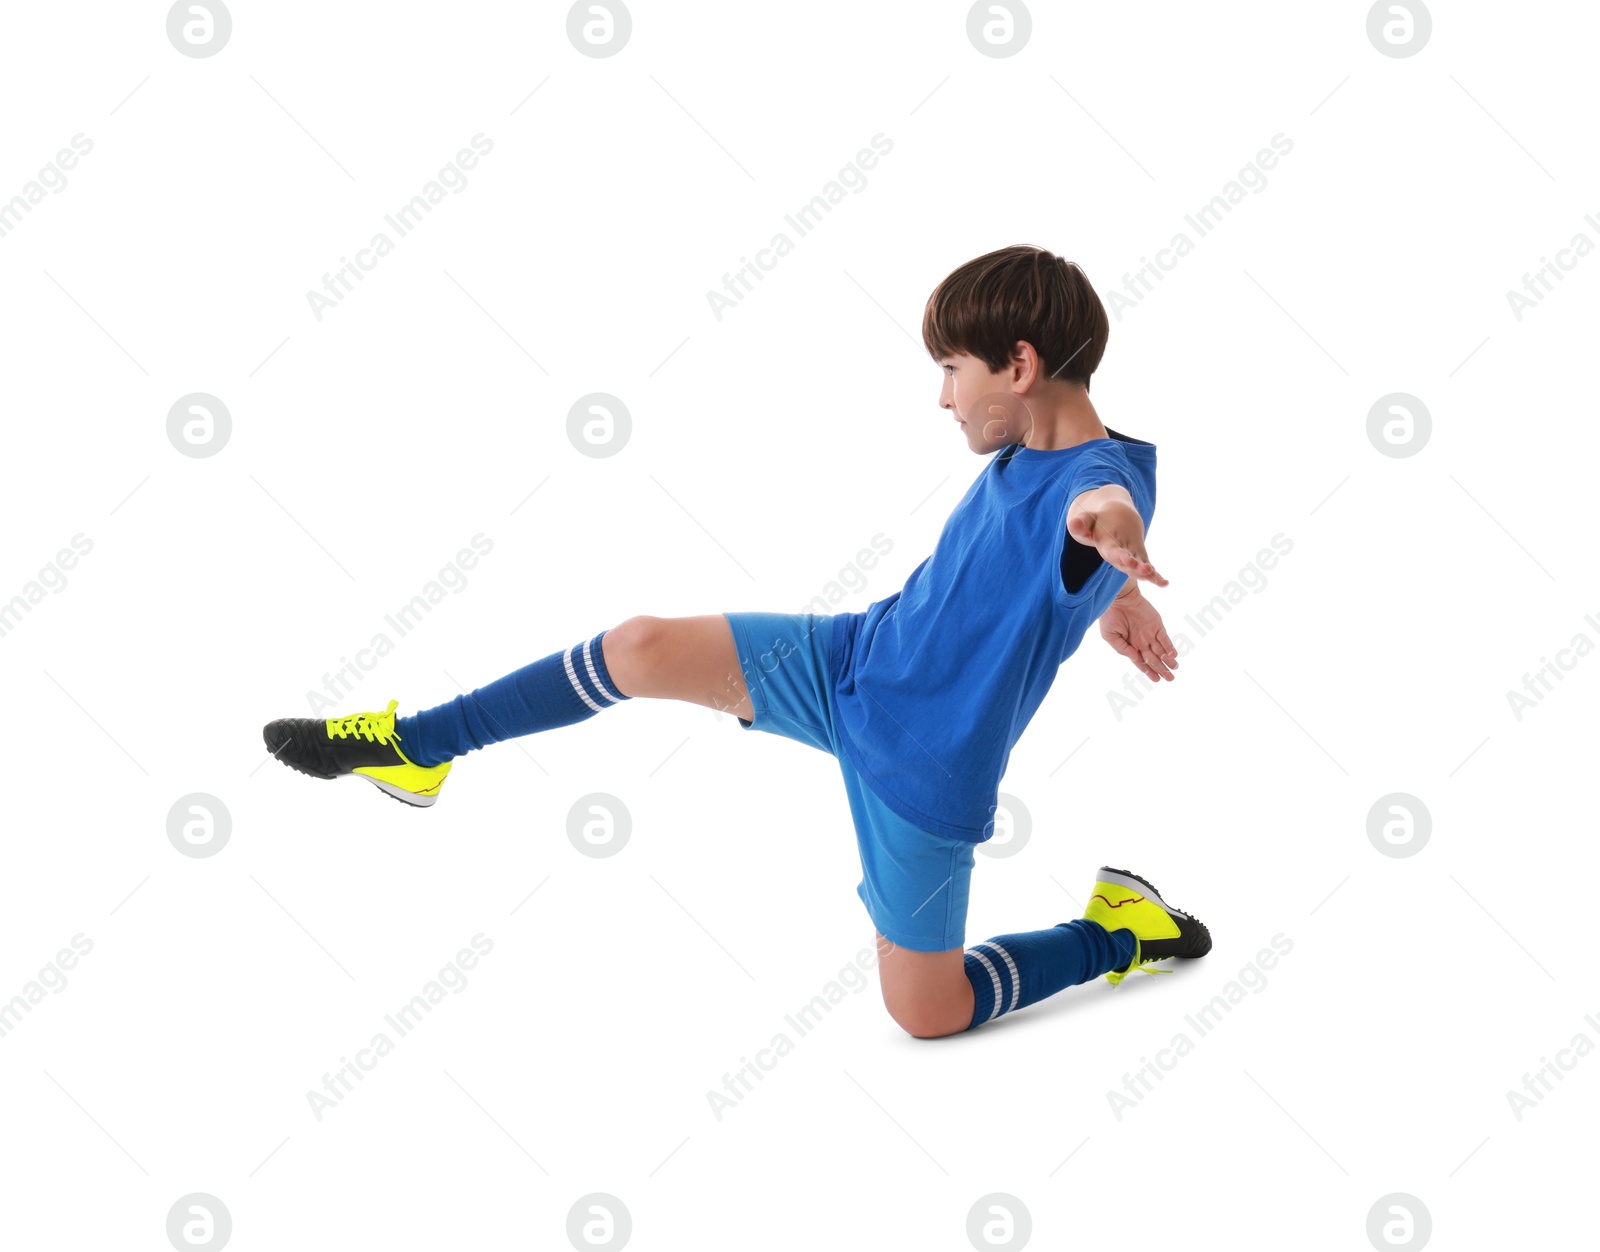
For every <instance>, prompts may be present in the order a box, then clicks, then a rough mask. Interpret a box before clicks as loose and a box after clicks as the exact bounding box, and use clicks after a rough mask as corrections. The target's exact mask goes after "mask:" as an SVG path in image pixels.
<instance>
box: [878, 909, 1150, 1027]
mask: <svg viewBox="0 0 1600 1252" xmlns="http://www.w3.org/2000/svg"><path fill="white" fill-rule="evenodd" d="M878 942H879V948H878V951H879V961H878V979H879V982H880V984H881V986H882V989H883V1003H884V1007H886V1008H887V1009H888V1010H889V1015H890V1016H891V1017H893V1018H894V1020H895V1021H896V1022H897V1023H898V1024H899V1025H900V1026H901V1027H902V1028H903V1029H904V1030H906V1031H907V1032H908V1033H910V1034H912V1035H915V1036H917V1037H918V1038H933V1037H936V1036H939V1035H953V1034H958V1033H960V1032H961V1031H964V1030H970V1029H971V1028H972V1027H974V1026H981V1025H983V1023H984V1022H988V1021H993V1020H994V1019H995V1018H997V1017H1000V1016H1002V1015H1003V1014H1006V1013H1010V1012H1012V1011H1014V1010H1016V1009H1020V1008H1026V1007H1027V1006H1028V1005H1030V1004H1033V1003H1035V1002H1037V1001H1039V1000H1043V999H1045V998H1046V997H1048V996H1052V995H1054V994H1055V993H1056V992H1058V991H1061V990H1063V989H1064V988H1066V987H1072V986H1076V985H1077V984H1079V983H1085V982H1088V981H1090V980H1091V979H1093V978H1098V977H1099V976H1100V975H1101V974H1106V973H1110V972H1111V971H1113V970H1117V969H1120V968H1122V967H1123V966H1126V965H1127V964H1128V963H1129V962H1130V961H1132V960H1133V958H1134V952H1135V949H1134V938H1133V932H1132V931H1131V930H1116V931H1108V930H1106V928H1105V927H1103V926H1101V925H1100V923H1098V922H1094V921H1090V920H1088V919H1087V918H1078V919H1077V920H1076V921H1071V922H1062V923H1061V924H1060V925H1059V926H1052V927H1051V928H1050V929H1048V930H1033V931H1025V932H1022V933H1019V934H1011V935H997V936H995V937H994V938H993V939H986V940H984V941H983V942H982V943H978V944H974V945H973V946H972V947H970V948H966V949H961V948H956V949H953V950H952V951H949V952H908V951H905V950H903V949H894V950H893V951H892V952H887V953H886V952H885V945H886V944H887V945H888V946H889V947H891V948H893V945H892V944H888V941H887V940H885V939H884V938H883V936H882V935H879V936H878Z"/></svg>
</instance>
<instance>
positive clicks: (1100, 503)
mask: <svg viewBox="0 0 1600 1252" xmlns="http://www.w3.org/2000/svg"><path fill="white" fill-rule="evenodd" d="M1067 533H1068V534H1070V535H1071V536H1072V537H1073V538H1074V539H1076V540H1077V541H1078V542H1079V543H1081V544H1084V545H1085V546H1087V547H1090V548H1096V549H1098V550H1099V552H1100V555H1101V556H1102V557H1103V558H1104V559H1105V561H1106V563H1107V564H1108V565H1114V566H1115V567H1116V568H1117V569H1119V570H1121V571H1122V572H1123V573H1124V574H1127V575H1128V576H1129V577H1130V578H1144V579H1148V580H1149V581H1150V582H1153V583H1155V585H1156V586H1158V587H1165V586H1166V585H1167V580H1166V579H1165V578H1163V577H1162V576H1161V575H1160V574H1158V573H1156V567H1155V566H1154V565H1152V564H1150V561H1149V559H1148V557H1147V555H1146V553H1145V550H1144V519H1143V518H1142V517H1140V516H1139V510H1138V509H1136V508H1135V507H1134V505H1133V497H1132V496H1130V495H1129V494H1128V489H1127V488H1126V487H1122V486H1118V485H1117V484H1116V483H1107V484H1106V485H1105V486H1103V487H1095V488H1094V489H1092V490H1090V491H1083V492H1079V493H1078V494H1077V495H1076V496H1074V497H1073V499H1072V504H1071V505H1070V506H1069V507H1068V509H1067Z"/></svg>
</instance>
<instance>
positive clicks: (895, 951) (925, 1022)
mask: <svg viewBox="0 0 1600 1252" xmlns="http://www.w3.org/2000/svg"><path fill="white" fill-rule="evenodd" d="M877 944H878V987H879V990H881V991H882V992H883V1007H884V1008H886V1009H888V1010H889V1016H890V1017H892V1018H894V1020H895V1022H896V1024H897V1025H899V1026H900V1028H901V1029H903V1030H904V1031H905V1032H906V1033H907V1034H909V1035H913V1036H915V1037H916V1038H918V1039H934V1038H938V1037H939V1036H940V1035H954V1034H959V1033H960V1032H961V1031H963V1030H965V1029H966V1028H967V1026H968V1025H969V1024H970V1023H971V1021H972V984H971V983H970V982H968V981H967V976H966V974H965V972H963V969H962V950H961V949H960V948H952V949H951V950H950V951H948V952H913V951H911V949H910V948H902V947H899V946H897V945H896V944H894V943H892V942H891V941H890V940H888V939H885V938H884V937H883V935H882V934H878V935H877Z"/></svg>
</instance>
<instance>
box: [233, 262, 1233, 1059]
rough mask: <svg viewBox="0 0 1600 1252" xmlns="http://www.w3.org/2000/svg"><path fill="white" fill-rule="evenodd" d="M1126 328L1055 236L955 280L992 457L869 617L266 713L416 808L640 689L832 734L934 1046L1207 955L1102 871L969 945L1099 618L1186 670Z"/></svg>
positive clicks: (759, 624)
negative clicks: (994, 867)
mask: <svg viewBox="0 0 1600 1252" xmlns="http://www.w3.org/2000/svg"><path fill="white" fill-rule="evenodd" d="M1109 331H1110V325H1109V322H1108V319H1107V317H1106V312H1105V308H1104V306H1103V305H1102V304H1101V302H1100V299H1099V297H1098V296H1097V295H1095V292H1094V289H1093V288H1092V287H1091V286H1090V285H1089V281H1088V279H1087V278H1086V277H1085V276H1084V274H1083V271H1082V270H1080V269H1079V268H1078V267H1077V266H1076V265H1074V264H1072V263H1071V262H1068V261H1066V260H1064V259H1062V258H1061V257H1058V256H1055V255H1054V254H1052V253H1049V252H1046V251H1044V250H1042V249H1039V248H1033V247H1026V246H1020V245H1019V246H1016V247H1010V248H1002V249H1000V250H999V251H997V252H991V253H989V254H987V255H985V256H981V257H978V258H977V259H976V260H974V261H969V262H968V263H967V264H965V265H963V266H961V267H960V268H958V269H956V270H955V271H954V272H952V273H951V274H950V275H949V277H947V278H946V279H945V280H944V281H943V282H942V283H940V284H939V286H938V287H937V288H936V289H935V290H934V292H933V294H932V296H930V297H929V299H928V304H927V308H926V310H925V312H924V315H923V322H922V337H923V343H924V345H925V346H926V347H927V349H928V351H929V353H930V354H931V355H932V356H933V358H934V360H935V361H936V362H937V363H938V364H939V366H940V367H941V369H943V371H944V374H945V378H944V385H943V390H942V391H941V393H940V396H939V406H940V407H941V408H944V409H949V410H950V411H951V412H952V413H953V414H954V415H955V417H956V419H957V420H958V421H959V422H960V426H961V430H962V431H963V432H964V435H965V438H966V442H967V446H968V448H970V449H971V450H972V451H973V452H976V453H982V454H985V455H988V454H993V455H989V461H988V464H987V465H986V466H985V468H984V470H983V471H982V473H980V474H979V475H978V477H977V478H976V479H975V480H974V481H973V483H972V486H971V487H970V488H969V489H968V490H967V493H966V495H965V496H963V497H962V499H961V502H960V503H959V504H958V505H957V506H956V508H955V511H954V512H952V513H951V515H950V518H949V520H948V521H946V523H945V526H944V530H943V531H942V533H941V534H940V536H939V540H938V543H937V545H936V546H935V549H934V552H933V554H932V555H931V556H930V557H928V558H927V559H926V560H925V561H923V562H922V564H921V565H919V566H917V568H916V569H915V570H913V571H912V572H911V575H910V577H909V578H907V580H906V584H905V587H904V589H903V590H901V591H898V592H895V593H894V594H893V595H891V596H889V597H888V598H886V599H884V600H880V601H878V602H877V603H875V604H872V605H870V606H868V608H867V609H866V610H865V611H864V612H860V613H841V614H814V613H796V614H784V613H713V614H706V615H704V616H699V617H681V618H659V617H649V616H640V617H632V618H629V619H628V620H627V621H625V622H622V623H621V624H619V625H617V626H615V627H613V628H611V629H609V630H602V631H601V632H600V633H599V634H597V635H596V636H594V638H592V639H590V640H589V641H587V642H586V643H581V644H574V645H573V646H572V647H570V648H568V649H567V650H566V651H565V652H557V653H553V654H551V655H550V656H548V657H545V658H544V659H543V660H540V661H535V662H533V663H532V664H531V665H528V666H525V667H524V668H522V669H520V670H517V671H516V672H514V673H512V674H508V675H506V676H505V677H503V678H500V679H498V680H496V681H495V682H493V683H490V684H489V685H488V686H486V687H480V688H478V689H477V690H476V691H474V692H473V693H472V694H471V695H470V696H457V697H456V698H455V699H454V700H451V701H449V702H448V703H446V704H441V705H439V706H438V707H436V708H433V709H428V710H426V711H424V712H421V713H418V714H417V715H416V716H414V717H396V716H395V709H396V708H397V707H398V702H397V701H390V702H389V707H388V709H387V710H386V711H384V712H382V713H355V714H351V715H349V716H347V717H338V718H330V719H328V720H327V721H319V720H316V719H313V718H303V717H302V718H286V719H283V720H280V721H275V722H272V723H270V724H269V725H268V726H267V727H266V729H265V732H264V737H265V739H266V743H267V747H268V748H270V749H271V750H272V752H273V753H274V754H275V755H276V756H278V757H279V759H280V760H282V761H284V763H285V764H288V765H290V766H292V767H293V768H295V769H297V770H299V771H300V772H301V773H306V774H310V775H312V776H313V777H317V778H333V777H337V776H339V775H342V774H349V773H358V774H362V775H364V776H365V777H367V778H368V779H369V780H371V781H372V782H374V783H376V784H377V785H378V786H379V787H380V788H381V789H383V790H384V791H386V792H388V793H389V794H390V795H392V796H394V797H395V798H397V799H399V800H403V801H405V802H406V803H409V804H415V805H429V804H432V803H433V802H434V800H435V798H436V797H437V796H438V793H439V788H440V786H441V785H442V784H443V783H444V780H445V777H446V775H448V774H449V772H450V767H451V762H452V760H453V758H455V757H457V756H461V755H464V754H465V753H466V752H468V751H471V750H472V749H474V748H482V747H484V746H485V745H486V744H489V743H494V742H497V741H499V740H503V739H509V738H512V737H514V736H517V735H526V734H532V733H534V732H535V731H541V730H549V729H552V728H554V727H557V726H566V725H570V724H572V723H574V722H578V721H582V720H584V719H586V718H589V717H593V716H594V715H595V714H596V713H599V712H602V711H604V710H605V709H608V708H610V707H611V706H612V705H615V704H618V703H620V702H622V701H624V700H630V699H633V698H634V697H636V696H644V697H649V698H654V699H663V700H683V701H687V702H689V703H691V704H701V705H706V706H709V707H712V708H718V709H724V710H727V711H731V712H733V713H734V714H735V715H736V716H737V717H738V719H739V725H740V726H741V727H742V728H743V729H745V730H763V731H767V732H768V733H770V734H775V735H782V736H783V737H785V738H788V739H793V740H796V741H798V742H800V743H805V744H809V745H810V746H812V747H814V748H817V749H820V750H821V751H824V752H827V753H829V754H830V755H832V756H834V757H836V758H837V759H838V761H839V766H840V770H841V772H842V773H843V776H844V783H845V790H846V792H847V794H848V796H849V800H850V810H851V814H852V817H853V819H854V823H855V828H856V843H857V847H858V849H859V851H860V854H861V868H862V881H861V883H860V885H859V886H857V888H856V893H857V894H858V895H859V896H860V897H861V901H862V903H863V904H864V905H865V906H866V910H867V914H868V916H870V917H871V918H872V921H873V923H874V925H875V926H876V928H877V941H878V950H879V954H880V960H879V963H878V970H879V981H880V985H881V989H882V992H883V1000H884V1005H885V1007H886V1008H887V1009H888V1011H889V1014H890V1016H892V1017H893V1018H894V1020H895V1021H896V1022H897V1023H898V1024H899V1025H900V1026H901V1027H902V1028H903V1029H905V1030H906V1031H907V1032H908V1033H910V1034H912V1035H914V1036H916V1037H918V1038H930V1037H935V1036H940V1035H950V1034H956V1033H959V1032H961V1031H965V1030H969V1029H971V1028H973V1027H975V1026H978V1025H981V1024H982V1023H984V1022H986V1021H992V1020H993V1019H994V1018H996V1017H999V1016H1001V1015H1003V1014H1006V1013H1010V1012H1014V1011H1015V1010H1017V1009H1019V1008H1022V1007H1025V1006H1026V1005H1028V1004H1031V1003H1033V1002H1034V1001H1036V1000H1040V999H1043V998H1044V997H1046V996H1048V995H1052V994H1054V993H1055V992H1057V991H1060V990H1061V989H1062V988H1064V987H1068V986H1072V985H1075V984H1077V983H1083V982H1088V981H1089V980H1090V979H1093V978H1096V977H1099V976H1100V975H1101V974H1104V975H1105V976H1106V978H1107V979H1108V980H1109V981H1110V982H1111V983H1112V984H1113V985H1116V984H1119V983H1120V982H1121V981H1122V979H1123V978H1124V977H1125V976H1126V975H1127V974H1128V973H1129V972H1131V971H1132V970H1134V969H1139V968H1142V967H1144V966H1145V965H1147V964H1148V963H1150V962H1153V961H1160V960H1164V959H1167V958H1169V957H1199V956H1204V955H1205V954H1206V953H1207V952H1208V951H1210V949H1211V936H1210V934H1209V933H1208V932H1207V930H1206V928H1205V926H1204V925H1203V924H1201V923H1200V922H1199V921H1198V920H1197V919H1195V918H1193V917H1191V916H1189V915H1188V914H1187V913H1183V912H1180V911H1179V910H1178V909H1175V908H1173V907H1171V906H1170V905H1168V904H1167V903H1166V902H1165V901H1163V900H1162V899H1161V897H1160V895H1159V894H1158V893H1157V892H1156V890H1155V888H1154V887H1152V886H1151V885H1150V884H1149V883H1148V882H1146V881H1145V880H1144V879H1143V878H1140V877H1139V876H1137V875H1135V874H1130V873H1127V872H1126V871H1122V870H1113V869H1110V868H1104V867H1103V868H1102V869H1101V870H1100V873H1099V876H1098V879H1097V881H1096V882H1095V884H1094V888H1093V890H1092V892H1091V895H1090V900H1089V906H1088V909H1087V910H1086V912H1085V915H1084V916H1083V917H1082V918H1079V919H1077V920H1074V921H1070V922H1062V923H1060V924H1059V925H1057V926H1054V927H1051V928H1050V929H1048V930H1037V931H1031V932H1023V933H1018V934H1008V935H999V936H997V937H995V938H993V939H989V940H986V941H985V942H983V943H979V944H977V945H975V946H973V947H971V948H965V949H964V948H963V946H962V945H963V944H964V943H965V928H966V916H967V899H968V881H969V877H970V875H971V871H972V866H973V850H974V848H975V847H976V846H977V845H978V844H979V843H982V842H983V841H984V840H986V839H988V838H989V837H990V836H991V835H993V833H994V829H993V815H994V812H995V809H996V807H997V805H996V801H997V798H998V789H999V782H1000V779H1001V777H1002V776H1003V775H1004V773H1005V768H1006V763H1007V761H1008V760H1009V758H1010V755H1011V748H1012V746H1013V745H1014V744H1015V743H1016V741H1017V739H1018V738H1019V737H1020V736H1021V734H1022V731H1023V729H1024V728H1025V727H1026V726H1027V724H1028V722H1029V721H1030V719H1031V718H1032V717H1033V714H1034V712H1035V711H1036V710H1037V709H1038V707H1039V704H1040V702H1041V701H1042V700H1043V699H1044V696H1045V694H1046V692H1048V691H1049V689H1050V685H1051V684H1052V682H1054V680H1055V674H1056V670H1057V669H1058V668H1059V667H1060V665H1061V663H1062V662H1063V661H1065V660H1066V658H1067V657H1068V656H1070V655H1071V654H1072V653H1073V652H1074V651H1075V650H1076V649H1077V646H1078V643H1079V642H1080V641H1081V640H1082V638H1083V635H1084V633H1085V631H1086V630H1087V629H1088V627H1089V624H1090V623H1091V622H1093V621H1095V620H1096V619H1099V621H1100V633H1101V635H1102V637H1104V638H1105V639H1106V640H1107V642H1109V643H1110V644H1111V646H1112V647H1114V648H1115V649H1116V650H1117V651H1118V652H1120V653H1122V654H1123V655H1124V656H1126V657H1128V658H1129V659H1130V660H1131V661H1132V662H1133V663H1134V664H1135V665H1136V666H1137V667H1138V668H1139V669H1140V670H1141V671H1142V672H1143V673H1144V675H1145V676H1146V677H1147V678H1150V679H1152V680H1154V681H1159V680H1161V679H1163V678H1165V679H1167V680H1169V681H1170V680H1171V679H1172V678H1173V674H1172V670H1173V669H1175V668H1177V664H1178V657H1177V652H1176V650H1175V649H1174V648H1173V646H1172V641H1171V639H1170V638H1169V637H1168V636H1167V632H1166V630H1165V629H1164V627H1163V626H1162V622H1161V616H1160V614H1159V613H1157V612H1156V610H1155V609H1154V608H1153V607H1152V606H1151V605H1150V603H1149V602H1148V601H1147V600H1145V598H1144V597H1143V596H1142V595H1141V594H1140V592H1139V581H1140V580H1144V581H1148V582H1152V583H1154V584H1155V585H1156V586H1158V587H1164V586H1166V584H1167V580H1166V579H1165V578H1163V577H1162V576H1161V575H1160V574H1158V573H1157V572H1156V569H1155V567H1154V566H1153V565H1151V564H1150V562H1149V561H1148V560H1147V559H1146V556H1145V546H1144V533H1145V528H1146V527H1147V526H1148V525H1149V523H1150V519H1151V516H1152V515H1153V513H1154V511H1155V462H1156V449H1155V445H1153V444H1150V443H1147V442H1145V441H1143V440H1140V439H1133V438H1130V437H1128V436H1126V435H1121V434H1118V433H1117V432H1115V431H1110V430H1107V429H1106V427H1104V426H1103V425H1102V424H1101V422H1100V419H1099V416H1098V415H1097V414H1096V412H1095V408H1094V405H1093V404H1091V403H1090V400H1089V379H1090V376H1091V375H1092V374H1093V373H1094V371H1095V368H1096V367H1097V366H1098V365H1099V363H1100V358H1101V356H1102V354H1103V353H1104V352H1105V345H1106V338H1107V336H1108V334H1109ZM718 687H721V688H722V690H723V692H724V694H723V695H720V696H719V695H717V694H715V691H716V689H717V688H718ZM1146 972H1147V973H1158V972H1165V971H1156V970H1146Z"/></svg>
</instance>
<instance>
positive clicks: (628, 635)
mask: <svg viewBox="0 0 1600 1252" xmlns="http://www.w3.org/2000/svg"><path fill="white" fill-rule="evenodd" d="M665 625H666V622H665V619H663V618H660V617H651V616H646V615H641V616H638V617H630V618H628V619H627V620H626V621H624V622H620V623H618V624H617V625H615V626H613V627H611V629H609V630H608V631H606V633H605V635H604V637H603V638H602V639H601V640H600V651H601V654H602V655H603V656H604V658H605V662H606V672H607V673H608V674H610V675H611V681H612V682H613V683H615V684H616V687H617V690H618V691H620V692H622V694H623V695H625V696H634V695H641V694H643V693H644V692H645V691H646V690H647V688H648V681H647V680H648V676H649V674H650V668H651V657H652V655H654V653H655V651H656V650H657V648H658V646H659V644H660V642H661V640H662V637H663V635H664V629H663V628H664V627H665Z"/></svg>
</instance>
